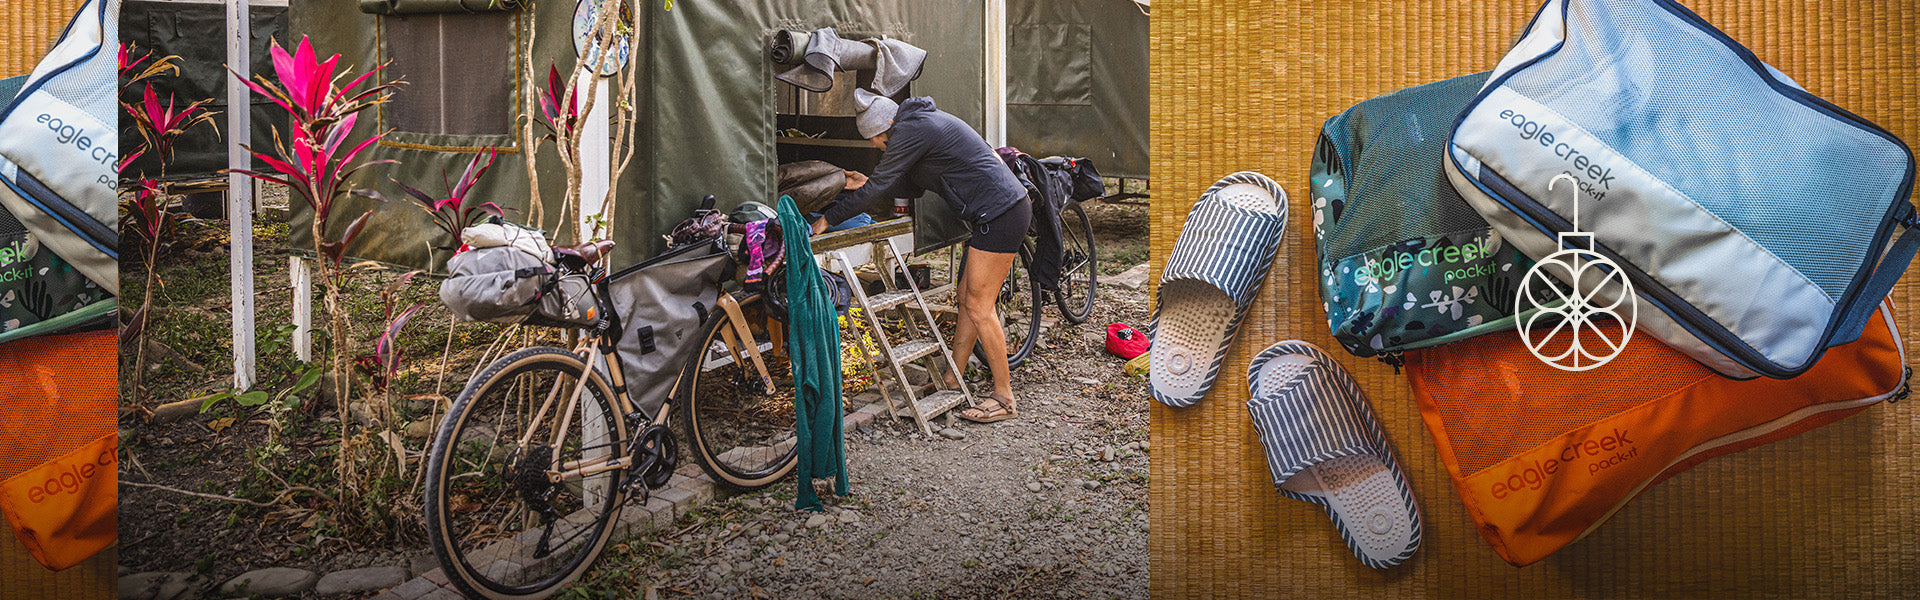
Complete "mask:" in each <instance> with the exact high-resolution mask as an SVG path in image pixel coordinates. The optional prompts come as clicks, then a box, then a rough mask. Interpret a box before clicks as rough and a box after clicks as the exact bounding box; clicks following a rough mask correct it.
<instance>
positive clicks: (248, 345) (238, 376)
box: [226, 0, 254, 390]
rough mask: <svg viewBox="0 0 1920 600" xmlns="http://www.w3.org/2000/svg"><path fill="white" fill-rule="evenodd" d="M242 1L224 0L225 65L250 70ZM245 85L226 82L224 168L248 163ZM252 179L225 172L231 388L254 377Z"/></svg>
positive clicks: (250, 128)
mask: <svg viewBox="0 0 1920 600" xmlns="http://www.w3.org/2000/svg"><path fill="white" fill-rule="evenodd" d="M247 2H248V0H227V65H229V66H230V67H232V68H233V70H235V71H237V72H240V73H252V72H253V57H252V38H253V27H252V20H251V19H250V18H248V16H247V13H248V6H247ZM247 93H248V90H247V86H245V85H243V84H241V82H239V81H232V80H229V81H228V82H227V106H228V107H229V110H228V111H227V134H226V135H227V167H228V168H234V169H242V168H246V167H248V166H249V165H251V164H252V162H253V160H252V157H250V156H248V155H247V151H246V149H245V148H242V147H241V145H242V144H246V143H247V142H248V141H249V140H251V139H252V131H253V125H252V123H251V122H250V120H251V118H252V116H253V115H252V112H251V111H249V110H247V107H249V106H252V103H251V102H250V101H249V100H250V99H249V98H248V97H247ZM253 208H254V207H253V180H252V179H250V178H248V177H247V176H245V175H241V174H238V173H228V174H227V228H228V229H227V230H228V234H229V236H230V238H231V240H232V241H231V242H230V246H229V249H228V252H229V254H228V264H229V267H230V268H229V273H228V276H229V277H231V279H232V282H233V286H232V287H233V387H234V388H235V389H241V390H244V389H248V388H251V387H253V382H254V372H253V366H254V356H253Z"/></svg>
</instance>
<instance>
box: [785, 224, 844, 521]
mask: <svg viewBox="0 0 1920 600" xmlns="http://www.w3.org/2000/svg"><path fill="white" fill-rule="evenodd" d="M779 211H780V228H781V230H782V231H786V232H788V234H787V235H786V236H785V238H786V243H787V356H788V357H789V358H790V360H791V362H792V363H793V391H794V398H793V404H794V406H793V409H794V410H793V415H794V430H795V434H796V437H797V438H798V442H797V443H798V444H799V445H798V446H797V451H798V452H799V454H800V465H799V467H798V470H799V476H798V481H797V482H796V485H797V486H798V489H799V492H798V493H797V494H795V496H794V499H793V507H794V508H796V509H807V510H820V509H821V506H820V498H819V497H817V496H815V495H814V494H813V480H814V479H816V478H823V477H832V478H834V479H833V493H835V494H839V495H841V496H845V495H847V440H846V438H845V437H844V436H843V435H842V431H841V429H840V419H841V413H840V321H839V319H838V317H837V316H836V314H835V313H834V309H833V300H832V299H831V298H829V297H828V296H827V284H826V282H825V281H822V280H821V278H820V269H818V268H816V267H814V265H813V261H812V258H813V244H812V242H811V241H810V240H808V238H807V232H810V231H812V229H811V227H810V226H809V224H808V223H807V220H806V218H805V217H802V216H800V209H799V208H798V207H795V206H794V204H793V198H792V197H789V196H781V197H780V208H779Z"/></svg>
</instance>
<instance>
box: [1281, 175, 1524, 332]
mask: <svg viewBox="0 0 1920 600" xmlns="http://www.w3.org/2000/svg"><path fill="white" fill-rule="evenodd" d="M1319 210H1320V209H1318V208H1316V213H1317V212H1318V211H1319ZM1317 216H1318V215H1317V214H1316V217H1317ZM1532 266H1533V260H1532V259H1530V258H1528V257H1527V256H1526V255H1525V254H1521V253H1520V251H1519V250H1517V249H1515V248H1513V247H1512V246H1509V245H1507V244H1503V243H1502V242H1501V240H1500V237H1499V235H1498V234H1496V233H1494V232H1492V231H1491V230H1486V229H1483V230H1479V231H1473V232H1465V233H1455V234H1446V235H1436V236H1427V237H1419V238H1414V239H1409V240H1405V241H1402V242H1399V243H1396V244H1393V245H1390V246H1388V247H1385V248H1381V249H1379V250H1376V251H1373V252H1367V253H1362V254H1356V255H1353V256H1349V257H1346V258H1343V259H1339V260H1334V261H1328V262H1325V263H1322V266H1321V269H1322V270H1321V273H1320V289H1321V294H1322V296H1323V300H1324V301H1325V302H1326V306H1325V308H1326V312H1327V325H1328V328H1329V329H1331V330H1332V331H1333V337H1334V338H1335V339H1336V340H1338V341H1339V342H1340V344H1341V346H1343V347H1345V348H1346V349H1347V351H1348V352H1352V353H1353V354H1355V355H1358V356H1373V355H1377V354H1381V353H1385V352H1397V351H1400V350H1410V349H1414V348H1422V347H1426V346H1433V345H1439V344H1443V343H1447V342H1450V341H1455V340H1460V339H1465V338H1468V337H1472V336H1475V335H1480V334H1483V333H1489V332H1492V331H1497V330H1501V329H1512V328H1513V320H1512V319H1513V311H1514V300H1515V298H1516V294H1517V293H1518V290H1519V285H1520V280H1521V278H1523V277H1525V276H1526V274H1527V269H1529V268H1530V267H1532Z"/></svg>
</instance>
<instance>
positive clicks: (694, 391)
mask: <svg viewBox="0 0 1920 600" xmlns="http://www.w3.org/2000/svg"><path fill="white" fill-rule="evenodd" d="M711 202H712V198H711V197H709V198H708V201H707V205H706V206H707V207H708V208H710V207H711V206H712V204H711ZM734 227H739V226H738V225H735V226H734ZM724 239H725V238H724V236H723V237H722V238H721V239H720V240H713V241H709V242H704V243H703V244H706V245H708V246H710V247H706V248H700V247H696V248H694V249H693V250H689V251H685V252H686V253H688V254H695V255H698V256H696V257H695V258H712V257H713V254H712V253H720V254H724V255H726V256H725V259H726V262H727V265H726V268H725V272H726V273H728V274H729V276H728V277H726V278H722V279H720V280H718V281H715V282H712V285H713V286H714V288H715V290H716V292H717V293H716V294H715V296H714V297H715V299H716V302H715V305H714V306H713V307H711V308H710V309H702V312H703V313H706V314H704V315H703V316H702V317H701V323H700V325H699V327H698V329H697V331H698V335H697V336H696V337H695V338H694V340H695V341H694V343H693V344H690V345H687V346H684V347H683V349H682V351H681V352H680V353H679V354H680V356H672V357H658V358H660V359H662V360H683V361H685V364H684V365H682V366H680V367H679V368H678V369H677V373H678V376H677V377H676V378H675V380H674V381H673V382H671V383H670V384H668V385H670V386H671V388H670V391H669V392H668V393H667V395H666V397H665V398H664V399H663V400H662V401H661V404H660V405H659V407H658V408H657V409H656V410H653V411H651V414H649V412H648V411H646V410H643V407H642V406H640V405H639V404H638V403H637V402H636V400H635V398H634V395H635V394H634V393H635V392H636V390H634V389H632V388H629V384H630V383H639V384H640V385H647V384H649V383H650V382H633V381H630V380H629V379H628V377H627V371H628V368H629V367H630V366H633V367H635V368H636V370H639V367H640V366H639V365H627V364H625V363H626V362H627V361H624V360H622V354H621V345H620V344H621V343H622V341H623V340H629V338H633V336H636V335H637V334H638V332H639V331H640V330H641V329H647V331H649V332H650V331H651V329H650V327H651V326H643V327H639V328H631V329H628V328H623V324H622V318H623V317H624V316H626V315H623V314H621V311H620V309H621V307H619V306H617V305H616V303H615V302H613V301H612V300H611V298H610V296H611V295H612V292H610V288H609V281H610V280H611V281H615V282H619V281H623V280H622V277H631V276H637V274H638V272H639V271H640V270H642V269H645V268H648V267H649V266H650V265H654V264H656V263H655V261H658V260H660V259H661V257H657V258H656V259H652V260H649V261H646V262H642V263H640V264H639V265H635V266H634V267H630V268H628V269H625V270H622V271H620V272H619V273H615V274H612V275H609V274H608V273H607V272H606V269H605V268H604V267H601V266H598V264H597V263H598V259H599V258H600V257H601V256H603V255H604V254H605V251H606V250H607V249H609V248H611V246H612V242H601V243H599V244H594V245H582V246H578V247H573V248H556V254H558V255H559V256H560V260H559V262H560V266H561V267H562V268H563V269H565V270H566V271H568V272H575V273H586V274H588V275H589V277H590V279H591V281H593V285H592V293H593V295H594V302H595V303H596V305H598V307H599V311H600V312H599V313H598V314H599V315H601V316H600V318H598V319H596V320H595V322H594V325H593V326H592V327H590V328H588V329H586V330H585V331H586V335H585V336H584V337H583V338H582V339H581V340H580V342H579V343H578V344H577V345H576V346H575V348H574V349H572V350H569V349H565V348H559V347H552V346H536V347H530V348H524V349H521V350H518V351H515V352H512V353H510V354H507V355H506V356H503V357H501V358H499V359H498V360H495V361H493V362H492V363H491V364H489V365H488V366H487V367H486V368H484V369H482V370H481V371H480V372H479V373H478V374H476V375H475V376H474V377H473V378H472V379H470V380H469V381H468V383H467V386H466V387H465V388H464V389H463V390H462V391H461V393H460V397H459V398H458V399H457V400H455V401H454V403H453V406H452V408H450V409H449V410H448V412H447V414H446V416H445V417H444V420H443V421H442V422H441V425H440V426H439V429H438V431H437V433H436V435H435V437H434V441H433V446H432V448H431V449H430V451H429V453H428V457H427V464H426V469H427V471H426V520H427V534H428V539H429V541H430V543H431V545H432V546H433V551H434V554H435V556H436V557H437V558H438V559H439V561H440V564H441V566H442V569H443V572H444V573H445V574H446V576H447V580H448V581H450V582H452V583H453V584H454V586H455V587H456V588H458V589H459V590H460V591H461V592H462V593H464V594H466V595H468V596H469V597H474V598H493V599H534V598H545V597H547V596H549V595H552V594H553V593H555V592H557V591H558V590H559V588H560V586H562V585H565V584H567V583H569V582H571V581H573V580H574V579H575V578H577V577H579V576H580V575H581V574H582V573H584V572H585V571H586V569H587V568H588V567H590V566H591V565H592V563H593V561H594V559H596V558H597V557H598V556H599V555H600V553H601V552H602V551H603V550H604V549H605V547H606V545H607V543H608V541H609V539H610V538H611V537H612V535H613V532H614V527H615V525H617V524H618V523H619V516H620V513H621V510H622V507H623V506H624V505H625V504H626V503H627V502H628V501H629V500H630V499H633V500H639V501H641V502H643V503H644V502H645V501H646V500H647V498H648V497H649V496H650V490H651V489H653V488H658V487H660V486H662V485H665V484H666V483H667V481H668V480H669V479H670V478H671V477H672V476H673V473H674V468H675V464H676V462H677V451H678V447H679V446H681V445H682V444H683V443H684V444H685V445H686V446H688V447H689V448H690V449H691V450H692V451H693V452H692V454H693V455H694V457H695V458H696V459H697V461H698V462H699V463H700V466H701V468H702V469H703V470H704V471H706V473H707V474H708V475H710V476H712V478H713V480H714V481H715V482H717V483H719V484H721V485H725V486H727V487H730V488H733V489H736V490H742V491H746V490H755V489H760V488H764V487H766V486H769V485H772V484H773V483H774V482H776V481H779V480H781V479H783V478H785V477H787V476H788V475H790V474H792V473H793V470H794V466H795V458H796V454H795V448H794V446H795V442H796V440H795V438H794V432H793V423H794V420H793V402H794V396H793V385H792V373H791V367H790V365H789V364H788V361H787V360H785V358H784V356H783V353H784V350H785V349H784V346H785V344H784V340H783V339H781V338H782V336H781V335H780V334H779V331H778V329H779V328H778V327H777V326H775V325H773V324H772V323H773V321H771V320H770V318H771V317H772V316H773V315H772V314H771V313H770V311H769V310H768V309H769V306H768V304H769V303H770V302H769V300H768V298H767V297H766V295H765V294H761V293H745V292H734V291H729V290H726V289H724V287H725V286H724V284H725V283H726V282H727V281H730V280H731V279H732V278H731V276H730V274H731V273H733V272H734V269H733V259H732V257H731V254H730V252H729V249H728V247H727V245H726V244H725V242H724ZM702 252H705V253H707V254H700V253H702ZM674 253H675V251H674V250H670V251H669V252H668V253H667V254H666V255H663V257H665V256H668V255H673V254H674ZM799 263H800V264H808V261H806V260H805V258H804V257H802V258H801V259H800V261H799ZM708 311H710V312H708ZM629 325H631V324H629ZM634 339H637V338H634ZM642 343H645V342H642ZM663 343H664V342H663ZM669 366H671V365H669ZM668 370H669V371H674V370H673V369H668ZM643 372H644V371H643ZM576 417H578V419H577V422H576ZM669 418H674V419H676V422H675V423H674V425H673V426H669V424H668V423H669V421H668V419H669Z"/></svg>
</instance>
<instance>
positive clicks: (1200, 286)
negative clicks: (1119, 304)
mask: <svg viewBox="0 0 1920 600" xmlns="http://www.w3.org/2000/svg"><path fill="white" fill-rule="evenodd" d="M1254 182H1257V183H1254ZM1207 202H1219V203H1222V204H1224V205H1226V206H1230V207H1233V208H1236V209H1239V210H1241V211H1246V212H1251V213H1257V214H1262V215H1271V216H1276V217H1278V221H1279V224H1278V226H1277V227H1276V228H1275V229H1274V230H1273V232H1272V233H1271V235H1272V240H1271V242H1270V243H1269V244H1268V247H1267V248H1265V250H1264V251H1265V255H1263V256H1235V257H1220V258H1221V259H1222V260H1239V261H1244V263H1243V264H1242V265H1241V266H1242V267H1243V269H1241V270H1240V271H1239V272H1237V273H1236V275H1237V276H1239V277H1251V284H1250V289H1249V290H1248V293H1247V295H1248V296H1249V298H1248V301H1247V303H1246V304H1240V303H1236V302H1235V300H1234V297H1233V296H1232V295H1231V294H1230V293H1228V292H1227V291H1226V290H1223V289H1221V288H1220V287H1218V286H1215V285H1213V284H1210V283H1208V282H1206V281H1202V280H1199V279H1186V278H1179V279H1175V280H1173V281H1166V275H1167V274H1166V273H1165V272H1163V273H1162V274H1161V279H1162V283H1161V285H1160V289H1159V292H1158V297H1159V301H1160V303H1159V305H1158V306H1157V307H1156V310H1155V314H1154V318H1153V323H1152V324H1151V326H1150V330H1151V331H1150V337H1151V338H1152V340H1153V344H1154V347H1155V349H1156V351H1155V352H1153V353H1152V354H1151V358H1149V359H1148V360H1149V362H1150V369H1149V380H1150V382H1151V391H1152V395H1153V398H1154V399H1155V400H1158V401H1160V402H1161V403H1163V404H1167V405H1169V406H1176V407H1177V406H1191V405H1192V404H1193V403H1195V402H1198V401H1199V400H1200V398H1202V397H1205V396H1206V395H1207V392H1209V391H1211V390H1212V389H1213V384H1214V381H1215V380H1216V379H1217V378H1218V376H1219V374H1220V366H1221V363H1222V362H1224V361H1225V359H1226V357H1227V352H1228V350H1229V349H1231V347H1232V344H1233V338H1234V335H1235V333H1237V332H1238V331H1239V329H1240V322H1241V319H1243V318H1244V317H1245V315H1246V306H1247V305H1249V304H1251V298H1250V296H1251V295H1252V293H1254V292H1257V291H1258V290H1259V287H1260V285H1261V283H1262V282H1263V281H1264V280H1265V279H1266V275H1267V271H1268V269H1270V268H1271V267H1272V262H1273V253H1274V251H1276V250H1278V248H1279V245H1280V240H1281V238H1282V237H1283V236H1284V234H1285V231H1286V225H1285V224H1286V221H1287V211H1286V206H1287V205H1286V202H1287V196H1286V190H1285V189H1283V188H1281V187H1280V186H1279V184H1277V183H1273V180H1271V179H1268V178H1267V177H1266V176H1264V175H1260V174H1258V173H1252V172H1244V171H1243V172H1240V173H1234V174H1232V175H1228V176H1227V177H1226V178H1223V179H1221V180H1220V181H1219V182H1218V183H1215V184H1214V186H1213V187H1212V188H1209V189H1208V190H1207V192H1206V193H1205V194H1203V195H1202V197H1201V199H1200V201H1199V203H1197V204H1203V203H1207ZM1194 222H1195V221H1194V220H1192V219H1191V218H1190V220H1189V223H1190V224H1192V223H1194ZM1202 226H1204V225H1202ZM1186 233H1187V232H1186V230H1182V232H1181V234H1182V236H1185V235H1186ZM1175 246H1176V248H1178V247H1179V246H1180V245H1179V244H1175ZM1171 262H1173V261H1171V260H1170V261H1169V263H1171Z"/></svg>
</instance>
